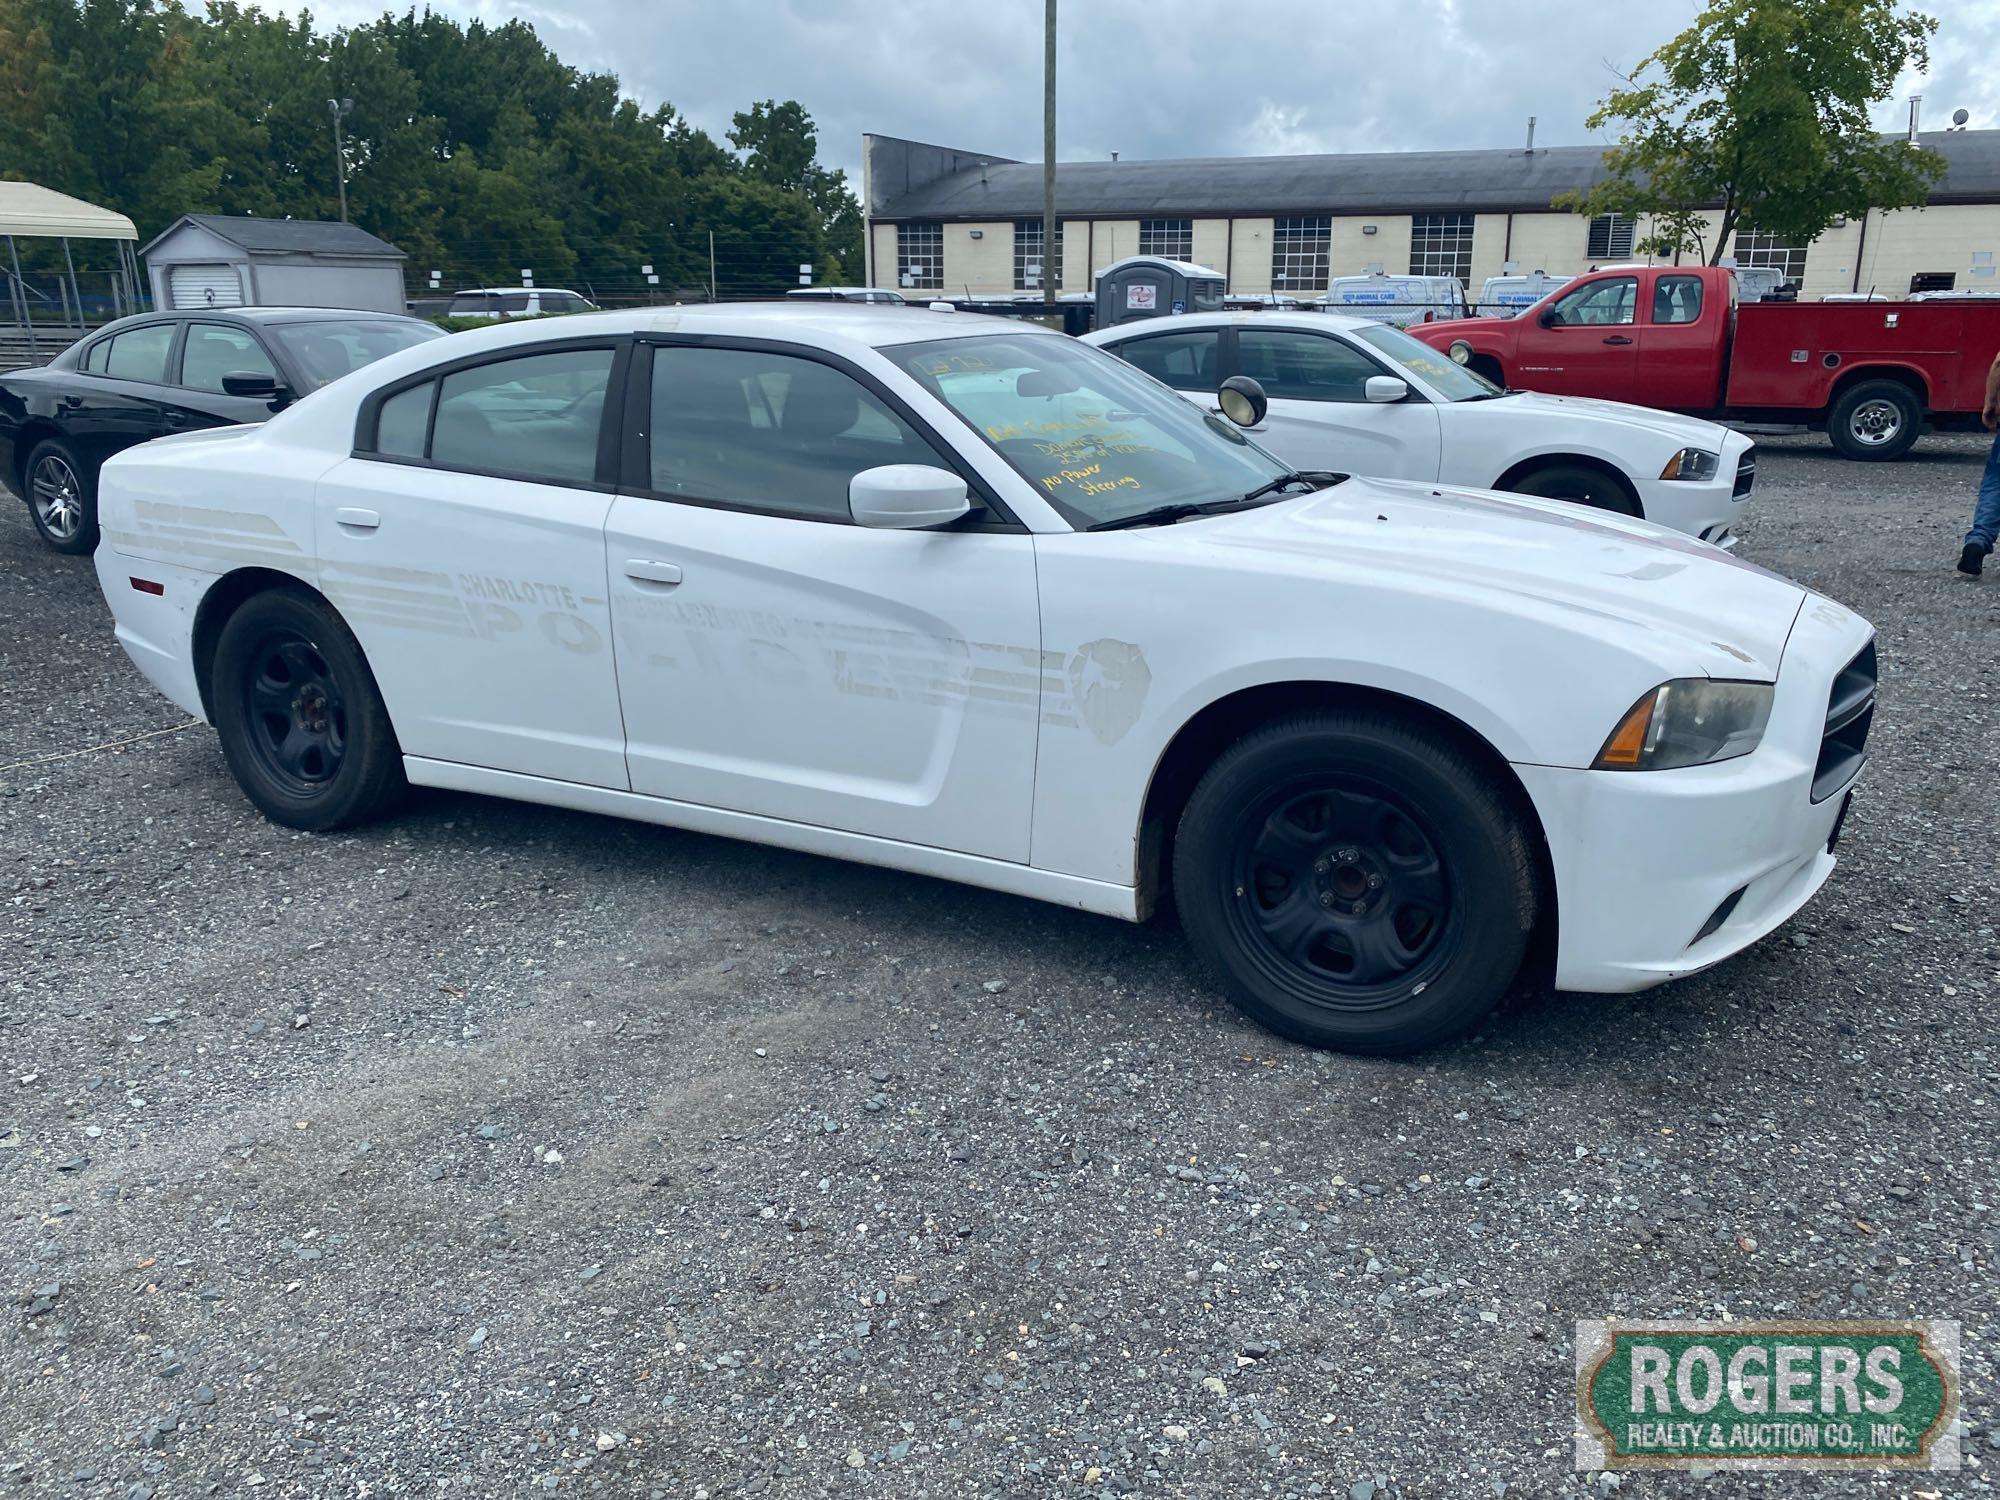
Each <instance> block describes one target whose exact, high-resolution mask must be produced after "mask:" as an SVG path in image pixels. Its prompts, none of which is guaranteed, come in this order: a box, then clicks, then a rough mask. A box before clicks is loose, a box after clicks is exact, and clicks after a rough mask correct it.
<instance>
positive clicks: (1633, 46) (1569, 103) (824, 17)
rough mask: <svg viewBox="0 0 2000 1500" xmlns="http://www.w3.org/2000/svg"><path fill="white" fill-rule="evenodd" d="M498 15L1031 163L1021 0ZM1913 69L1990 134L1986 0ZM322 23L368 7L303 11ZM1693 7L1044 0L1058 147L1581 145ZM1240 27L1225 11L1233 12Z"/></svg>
mask: <svg viewBox="0 0 2000 1500" xmlns="http://www.w3.org/2000/svg"><path fill="white" fill-rule="evenodd" d="M437 8H438V9H441V10H444V11H447V12H450V13H452V14H456V15H459V16H464V17H470V16H481V17H483V18H484V19H486V20H488V21H490V22H494V23H498V22H503V21H505V20H507V19H509V18H511V17H514V16H520V17H521V18H523V19H525V20H528V21H530V22H532V23H533V24H534V25H535V26H536V28H537V29H538V30H539V31H540V32H541V34H542V36H543V39H544V40H545V41H547V42H548V44H549V45H550V46H551V47H553V48H554V49H555V50H556V51H557V52H558V53H559V54H560V55H561V56H562V57H563V58H564V59H565V60H566V61H568V62H571V63H573V64H575V65H577V66H580V67H585V68H590V69H593V70H603V71H609V72H614V73H616V74H618V76H619V77H620V79H621V80H622V81H623V83H624V86H625V89H626V91H627V92H628V93H631V94H633V95H634V96H636V97H638V98H639V99H641V100H642V101H643V102H645V103H646V104H648V105H652V104H657V103H660V102H662V101H665V102H668V103H671V104H673V105H674V106H675V107H676V108H677V109H679V110H681V111H682V112H683V113H684V114H686V115H688V116H689V117H690V118H691V119H693V120H694V122H695V123H696V124H698V125H701V126H703V127H704V128H706V129H707V130H709V131H710V132H712V133H713V134H714V135H715V136H716V137H717V138H718V139H720V138H721V137H722V135H723V132H725V131H726V130H727V129H728V127H729V118H730V115H731V113H732V112H733V111H735V110H737V109H741V108H743V107H744V106H745V105H747V104H748V103H750V102H751V101H752V100H755V99H763V98H777V99H784V98H796V99H798V100H800V101H801V102H803V103H804V104H805V106H806V108H807V109H809V110H810V111H811V112H812V114H813V117H814V119H815V120H816V121H817V122H818V124H819V128H820V138H821V141H822V143H823V150H824V153H825V155H826V156H827V157H828V158H829V159H830V160H831V161H833V162H834V164H836V165H839V166H844V167H847V168H848V169H849V171H850V174H855V173H856V168H857V167H858V164H859V159H860V138H861V133H862V132H863V131H865V130H874V131H881V132H885V133H887V134H891V135H905V136H912V137H915V138H917V139H920V140H930V141H940V142H944V143H948V144H951V145H956V146H963V147H968V148H971V149H975V150H984V151H992V152H996V153H998V154H1000V155H1004V156H1014V157H1019V158H1022V159H1024V160H1039V159H1040V156H1041V59H1042V7H1041V5H1040V4H1039V3H1037V0H992V3H988V4H974V3H968V0H725V3H721V4H717V3H714V0H707V3H693V0H535V3H533V4H530V5H525V6H524V5H521V4H518V3H516V4H500V3H488V0H437ZM1929 8H1930V10H1931V12H1932V14H1934V15H1936V16H1937V17H1938V18H1939V20H1940V22H1941V23H1942V24H1941V28H1940V32H1939V37H1938V42H1937V45H1936V47H1935V48H1934V52H1933V57H1932V67H1931V72H1930V76H1929V77H1928V78H1924V79H1914V78H1912V79H1905V80H1903V82H1902V83H1901V85H1900V86H1899V88H1898V97H1897V98H1896V99H1895V100H1892V101H1890V102H1887V103H1885V104H1884V105H1883V106H1882V107H1881V108H1880V109H1878V111H1877V119H1878V122H1879V123H1881V124H1882V125H1883V126H1884V127H1885V128H1896V127H1898V126H1900V125H1901V123H1902V122H1903V120H1904V118H1905V108H1906V106H1905V105H1904V104H1903V103H1902V102H1901V95H1903V94H1905V93H1908V92H1912V91H1915V90H1921V92H1923V94H1924V95H1925V100H1926V103H1925V106H1924V110H1925V115H1924V118H1925V123H1926V124H1927V125H1929V126H1931V127H1932V128H1936V127H1939V126H1942V125H1943V124H1944V123H1945V121H1946V119H1947V118H1948V117H1949V115H1950V112H1951V111H1952V109H1954V108H1958V107H1963V108H1965V109H1968V110H1970V111H1971V112H1972V115H1973V124H1974V125H1976V126H2000V71H1996V69H1995V68H1994V61H1995V59H1996V58H2000V0H1938V3H1934V4H1932V5H1931V6H1930V7H1929ZM313 9H314V14H315V16H316V17H317V18H318V19H319V20H320V21H321V23H322V24H326V23H329V22H331V23H334V24H340V23H345V22H351V21H356V20H362V19H365V18H367V17H368V16H370V15H373V14H377V13H379V10H380V6H379V5H377V4H368V3H365V0H333V3H332V4H321V5H318V6H315V7H314V8H313ZM1698 9H1699V5H1698V3H1697V0H1654V3H1650V4H1644V5H1641V4H1638V3H1635V0H1609V3H1607V0H1539V3H1536V4H1518V3H1517V4H1506V3H1501V0H1393V3H1391V0H1372V3H1358V4H1356V3H1349V4H1338V5H1328V4H1324V3H1319V4H1312V3H1304V0H1267V3H1266V4H1264V5H1261V6H1255V7H1250V8H1248V9H1247V10H1244V11H1241V12H1236V11H1233V10H1232V8H1230V7H1227V6H1218V5H1215V4H1213V3H1212V0H1066V3H1065V4H1064V5H1063V10H1062V26H1061V44H1060V46H1061V50H1060V54H1059V60H1058V64H1057V76H1058V82H1059V84H1060V89H1059V103H1058V115H1057V127H1058V129H1057V134H1058V140H1059V155H1060V156H1061V157H1062V158H1063V159H1078V158H1102V157H1104V156H1107V155H1109V154H1110V153H1111V152H1112V151H1118V152H1120V153H1121V154H1123V155H1125V156H1128V157H1161V156H1233V155H1240V154H1245V153H1254V152H1296V151H1393V150H1404V149H1412V148H1429V149H1449V148H1454V147H1479V146H1512V145H1516V144H1518V143H1519V142H1520V141H1521V140H1522V137H1523V134H1524V132H1525V130H1526V123H1527V118H1528V116H1529V115H1535V116H1537V117H1539V121H1540V123H1539V126H1538V129H1537V140H1538V141H1540V142H1541V143H1543V144H1547V145H1574V144H1582V143H1584V142H1586V141H1588V140H1590V139H1591V136H1590V133H1589V132H1588V131H1586V130H1585V129H1584V125H1583V120H1584V117H1585V116H1586V115H1587V114H1588V113H1589V112H1590V109H1591V106H1592V105H1593V104H1594V103H1595V102H1596V100H1597V99H1598V98H1599V97H1600V96H1601V95H1602V94H1603V93H1604V92H1605V91H1606V90H1607V89H1608V88H1610V87H1611V86H1612V85H1613V84H1614V83H1615V82H1616V81H1617V74H1618V71H1619V70H1621V69H1629V68H1631V67H1633V66H1635V65H1636V64H1637V63H1638V61H1639V60H1640V58H1642V57H1643V56H1644V55H1645V54H1646V53H1647V52H1648V51H1650V50H1652V49H1653V48H1654V47H1657V46H1658V45H1660V43H1662V42H1663V41H1665V40H1666V39H1667V38H1668V37H1669V36H1671V35H1672V34H1673V33H1674V32H1675V31H1676V30H1678V29H1679V28H1680V27H1683V26H1685V25H1686V24H1688V22H1689V21H1690V20H1691V19H1692V18H1693V17H1694V15H1695V14H1696V13H1697V11H1698ZM1238 13H1240V14H1244V15H1248V16H1251V17H1253V18H1254V24H1247V25H1246V24H1241V23H1237V22H1234V21H1232V19H1231V17H1232V15H1233V14H1238Z"/></svg>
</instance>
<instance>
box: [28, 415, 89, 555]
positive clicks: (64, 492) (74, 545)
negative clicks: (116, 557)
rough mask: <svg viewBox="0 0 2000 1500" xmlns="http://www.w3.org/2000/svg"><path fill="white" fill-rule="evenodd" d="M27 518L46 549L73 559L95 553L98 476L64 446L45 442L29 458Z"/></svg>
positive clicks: (36, 446) (49, 439)
mask: <svg viewBox="0 0 2000 1500" xmlns="http://www.w3.org/2000/svg"><path fill="white" fill-rule="evenodd" d="M22 474H23V476H24V477H25V478H26V480H27V498H28V518H29V519H30V520H31V521H33V522H34V524H35V532H36V534H37V535H39V536H40V537H41V539H42V540H43V541H44V542H45V543H47V544H48V545H49V546H51V547H53V548H55V550H56V551H58V552H66V553H68V554H69V555H70V556H72V557H85V556H88V555H89V554H90V553H92V552H94V551H95V550H97V475H96V473H95V472H93V471H92V470H91V469H90V468H89V467H88V466H87V465H85V464H84V463H83V462H82V461H81V460H79V459H78V458H77V456H76V455H75V454H74V453H72V452H71V451H70V450H69V446H68V445H67V444H65V443H61V442H58V441H57V440H56V439H54V438H45V439H43V440H42V441H41V442H39V443H37V444H35V446H34V448H33V449H32V450H30V452H29V454H28V464H27V467H26V468H25V469H23V470H22Z"/></svg>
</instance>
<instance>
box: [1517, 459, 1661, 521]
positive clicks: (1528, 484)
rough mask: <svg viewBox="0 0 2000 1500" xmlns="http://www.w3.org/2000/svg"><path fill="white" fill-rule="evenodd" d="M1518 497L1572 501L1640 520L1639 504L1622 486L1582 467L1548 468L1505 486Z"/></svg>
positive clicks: (1573, 465)
mask: <svg viewBox="0 0 2000 1500" xmlns="http://www.w3.org/2000/svg"><path fill="white" fill-rule="evenodd" d="M1507 488H1508V489H1510V490H1512V491H1513V492H1514V493H1515V494H1517V495H1540V496H1541V497H1542V498H1543V499H1545V500H1573V501H1575V502H1576V503H1577V504H1578V505H1587V506H1589V507H1590V508H1591V509H1592V510H1605V511H1610V512H1611V513H1612V514H1613V515H1620V516H1631V517H1633V518H1635V519H1638V518H1639V506H1638V502H1636V501H1635V500H1633V498H1632V496H1631V495H1630V493H1628V492H1627V490H1626V488H1625V486H1624V485H1622V484H1620V483H1619V482H1618V481H1617V480H1615V479H1613V478H1612V477H1611V476H1610V475H1609V474H1606V473H1605V472H1604V471H1603V470H1602V469H1592V468H1589V467H1587V466H1585V465H1583V464H1550V465H1549V466H1548V467H1546V468H1542V469H1536V470H1534V471H1533V472H1532V473H1528V474H1524V475H1522V476H1521V477H1520V478H1519V479H1517V480H1516V481H1515V482H1514V483H1513V484H1510V485H1508V486H1507Z"/></svg>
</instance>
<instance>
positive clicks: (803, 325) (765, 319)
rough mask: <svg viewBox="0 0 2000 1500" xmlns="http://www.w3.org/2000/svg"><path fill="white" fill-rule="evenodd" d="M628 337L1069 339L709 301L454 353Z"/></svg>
mask: <svg viewBox="0 0 2000 1500" xmlns="http://www.w3.org/2000/svg"><path fill="white" fill-rule="evenodd" d="M629 333H709V334H715V335H718V336H722V337H729V336H732V335H733V336H735V337H738V338H766V339H787V340H798V341H801V342H805V343H811V342H813V341H814V340H816V339H826V340H835V341H844V342H847V343H850V344H866V345H869V346H871V347H875V348H883V347H886V346H889V345H893V344H918V343H924V342H927V341H929V340H932V339H949V338H970V337H972V336H974V335H976V334H996V333H1017V334H1018V333H1030V334H1036V335H1042V334H1046V335H1048V336H1049V337H1051V338H1063V337H1066V335H1064V334H1060V333H1057V332H1055V331H1054V330H1053V329H1049V328H1044V327H1042V326H1041V325H1040V324H1038V323H1027V322H1024V321H1022V320H1021V319H1019V318H998V317H985V316H982V315H980V314H978V313H961V312H931V311H929V310H927V309H925V308H921V307H910V306H907V305H906V306H904V307H901V308H897V307H894V306H893V305H889V306H885V305H884V304H881V303H876V304H873V305H869V304H866V303H855V302H817V301H812V300H809V299H807V298H803V297H796V298H793V299H791V300H790V301H784V300H778V301H772V302H708V303H696V304H693V305H689V306H681V307H652V308H647V307H640V308H625V309H620V310H617V311H612V312H590V313H571V314H569V315H568V316H566V317H562V318H545V319H528V320H519V319H516V320H514V321H511V322H501V323H496V324H492V325H489V326H487V327H484V328H480V329H477V330H471V331H468V332H465V333H455V334H453V335H452V338H453V339H454V340H459V341H461V342H460V343H458V344H456V345H455V346H454V347H458V348H466V349H469V348H471V346H472V345H471V341H473V340H477V341H479V343H480V345H481V346H482V347H484V348H489V349H499V348H502V347H504V346H506V345H509V344H528V343H540V342H542V341H544V340H548V339H575V338H592V337H603V336H605V335H610V334H629Z"/></svg>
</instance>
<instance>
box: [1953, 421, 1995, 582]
mask: <svg viewBox="0 0 2000 1500" xmlns="http://www.w3.org/2000/svg"><path fill="white" fill-rule="evenodd" d="M1996 539H2000V436H1995V438H1994V439H1993V451H1992V452H1990V453H1988V454H1987V455H1986V474H1985V477H1984V478H1982V479H1981V480H1980V481H1979V499H1978V500H1977V501H1976V502H1974V504H1973V507H1972V530H1970V531H1968V532H1966V534H1965V551H1964V553H1963V554H1962V555H1961V556H1960V557H1959V559H1958V570H1959V572H1961V573H1977V572H1979V571H1980V565H1981V564H1982V563H1983V562H1984V561H1985V559H1986V554H1987V553H1989V552H1991V551H1992V550H1993V543H1994V541H1995V540H1996Z"/></svg>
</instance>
